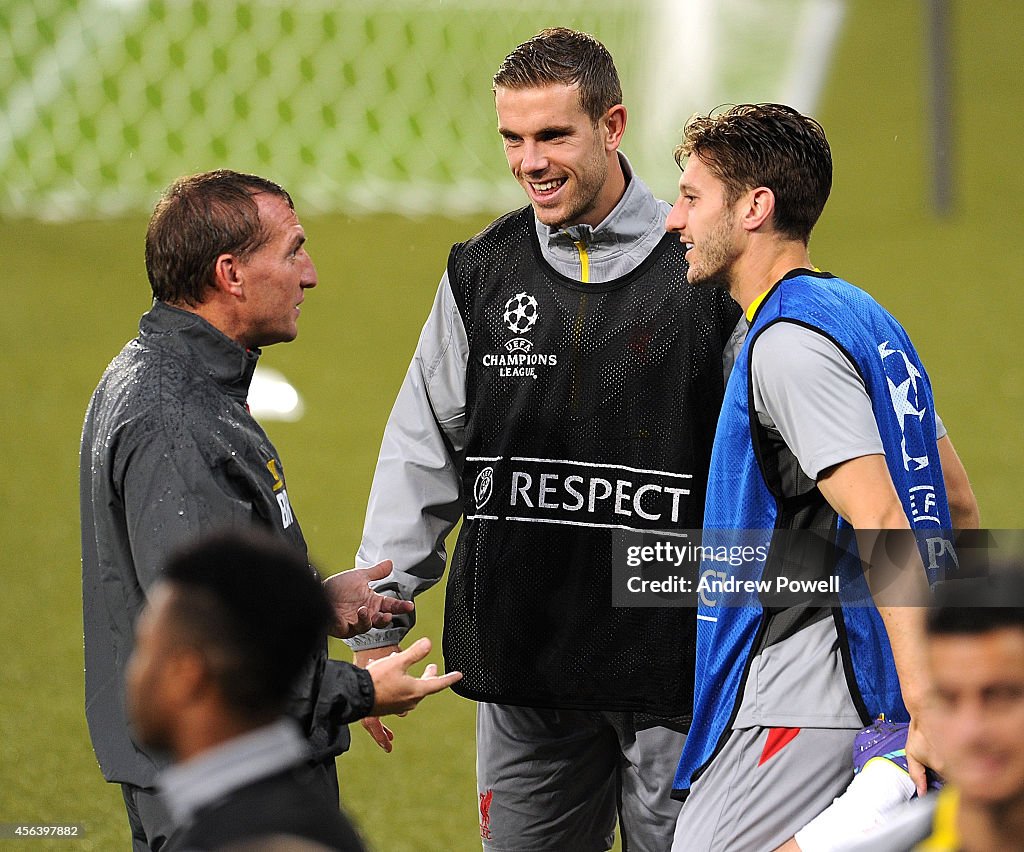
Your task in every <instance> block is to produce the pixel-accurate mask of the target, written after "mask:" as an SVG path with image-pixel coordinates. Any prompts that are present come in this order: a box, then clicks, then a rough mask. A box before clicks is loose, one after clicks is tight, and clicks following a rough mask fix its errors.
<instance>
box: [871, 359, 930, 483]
mask: <svg viewBox="0 0 1024 852" xmlns="http://www.w3.org/2000/svg"><path fill="white" fill-rule="evenodd" d="M878 355H879V357H881V359H882V369H883V370H884V371H885V379H886V382H887V383H888V386H889V397H890V399H891V400H892V410H893V411H894V412H895V413H896V419H897V421H898V422H899V424H900V432H901V433H902V435H903V440H902V441H901V442H900V445H901V447H902V449H903V469H904V470H908V471H911V472H913V471H917V470H923V469H924V468H926V467H928V451H927V450H926V449H925V447H924V444H923V442H922V440H921V437H920V433H919V432H918V431H917V430H912V431H911V434H910V436H909V438H908V436H907V429H906V424H907V418H908V417H916V418H917V420H918V421H919V422H920V421H921V420H923V419H924V416H925V414H927V413H928V408H927V406H925V405H924V404H923V403H922V402H921V389H920V387H919V384H918V380H919V379H922V378H923V376H922V375H921V371H920V370H918V369H917V367H915V366H914V365H913V364H912V363H911V361H910V359H909V358H908V357H907V353H906V352H904V351H903V350H902V349H891V348H890V347H889V341H888V340H886V341H885V342H884V343H881V344H879V346H878ZM892 356H895V357H892Z"/></svg>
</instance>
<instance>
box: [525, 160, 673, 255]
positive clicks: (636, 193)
mask: <svg viewBox="0 0 1024 852" xmlns="http://www.w3.org/2000/svg"><path fill="white" fill-rule="evenodd" d="M619 163H620V164H621V166H622V171H623V173H624V174H625V176H626V191H625V192H624V193H623V194H622V198H620V199H619V203H618V204H616V205H615V207H614V208H613V209H612V212H611V213H609V214H608V215H607V216H606V217H605V219H604V220H603V221H602V222H601V223H600V224H599V225H597V226H596V227H593V228H592V227H591V226H590V225H572V226H570V227H568V228H552V227H549V226H548V225H545V224H544V223H543V222H541V221H540V220H539V219H537V217H536V216H534V224H535V225H536V228H537V238H538V240H539V241H540V245H541V248H542V249H543V250H544V251H545V253H548V252H550V253H551V254H553V255H555V256H557V257H561V256H563V255H564V259H565V260H567V261H573V260H575V259H576V251H577V249H576V245H575V244H576V243H578V242H582V243H583V245H584V246H585V247H587V248H588V249H593V248H598V249H607V250H614V249H616V248H619V249H620V250H623V251H625V250H627V249H629V248H630V247H631V246H632V245H634V244H635V243H638V242H640V241H641V240H642V239H643V238H644V237H646V236H648V235H649V234H650V232H651V230H652V229H655V230H658V231H659V232H660V231H662V230H664V222H665V210H664V209H663V204H662V202H660V201H658V199H656V198H655V197H654V195H653V194H652V193H651V191H650V190H649V189H648V188H647V185H646V184H645V183H644V182H643V181H642V180H640V178H639V177H637V176H636V174H634V172H633V167H632V166H631V165H630V163H629V160H627V159H626V156H625V154H622V153H621V152H620V153H619Z"/></svg>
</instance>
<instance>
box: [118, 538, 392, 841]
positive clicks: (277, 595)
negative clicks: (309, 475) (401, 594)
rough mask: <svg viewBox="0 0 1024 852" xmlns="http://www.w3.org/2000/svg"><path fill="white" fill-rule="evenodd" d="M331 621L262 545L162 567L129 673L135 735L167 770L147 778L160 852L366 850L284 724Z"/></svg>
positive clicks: (298, 562) (198, 554)
mask: <svg viewBox="0 0 1024 852" xmlns="http://www.w3.org/2000/svg"><path fill="white" fill-rule="evenodd" d="M331 621H332V613H331V608H330V606H329V605H328V603H327V599H326V597H325V595H324V592H323V589H322V587H321V584H320V582H319V581H318V580H317V578H316V575H315V573H313V572H312V571H311V570H310V568H309V566H308V564H307V563H306V562H305V560H303V559H302V558H301V557H300V556H299V555H298V554H297V553H296V552H295V550H294V549H292V548H289V547H287V546H286V545H284V544H283V543H281V542H280V541H278V540H276V539H273V538H271V537H269V536H266V535H256V534H255V532H253V533H250V534H247V535H243V534H240V533H230V534H223V535H219V536H218V535H215V536H212V537H204V538H202V539H200V540H199V541H198V542H196V543H195V544H193V545H192V546H190V547H188V548H185V549H182V550H180V551H179V552H177V553H175V554H174V555H173V556H172V557H171V559H170V560H169V562H168V563H167V566H166V568H165V569H164V571H163V573H162V575H161V579H159V580H157V581H156V583H155V584H154V585H153V586H152V587H151V588H150V594H149V596H148V602H147V604H146V607H145V608H144V609H143V611H142V614H141V615H140V617H139V621H138V626H137V630H136V642H135V649H134V650H133V652H132V656H131V658H130V659H129V661H128V666H127V670H126V696H127V706H128V713H129V718H130V721H131V724H132V727H133V732H134V734H135V736H136V738H137V739H138V741H139V742H141V743H144V744H145V745H146V747H147V748H150V749H153V750H155V751H159V752H166V753H169V754H170V755H171V757H172V759H173V761H174V764H173V765H172V766H170V767H169V768H167V769H165V770H163V771H162V772H161V773H160V775H159V776H158V779H157V786H158V789H159V790H160V793H161V796H162V797H163V800H164V801H165V803H166V804H167V805H168V808H169V811H170V814H171V817H172V819H173V821H174V824H175V827H176V829H177V831H176V832H175V833H174V835H173V837H172V839H171V841H170V842H169V843H168V844H167V845H166V846H165V847H164V848H165V849H166V850H173V849H197V850H203V849H214V848H217V847H219V846H222V845H223V844H226V843H231V842H236V841H240V840H245V839H247V838H257V837H260V836H262V835H281V834H285V835H291V836H294V837H301V838H306V839H309V840H315V841H318V842H320V843H322V844H324V845H325V846H327V847H328V848H330V849H340V850H346V852H348V851H349V850H351V851H352V852H355V850H362V849H363V845H362V843H361V842H360V840H359V838H358V836H357V834H356V832H355V830H354V829H353V827H352V826H351V824H350V823H349V822H348V820H347V819H345V817H344V816H343V815H342V813H341V812H340V811H339V810H338V804H337V800H335V799H334V798H333V797H332V796H330V795H329V794H328V793H327V792H326V791H325V789H324V787H323V785H322V784H320V783H318V782H317V779H316V778H315V777H314V775H313V773H312V770H311V769H310V767H309V765H308V764H309V758H310V750H309V744H308V742H307V741H306V738H305V737H304V736H303V735H302V732H301V730H300V729H299V727H298V725H297V724H296V722H295V720H294V719H291V718H289V717H287V716H285V715H284V710H285V706H286V704H287V700H288V696H289V692H290V689H291V685H292V683H293V681H295V680H296V678H298V677H299V676H300V675H301V673H302V670H303V669H304V668H305V666H306V663H307V661H308V659H309V658H310V656H311V655H313V654H314V653H315V651H316V649H317V648H318V647H319V645H320V644H322V642H323V641H324V637H325V635H326V631H327V628H328V626H329V625H330V623H331ZM403 709H404V708H403Z"/></svg>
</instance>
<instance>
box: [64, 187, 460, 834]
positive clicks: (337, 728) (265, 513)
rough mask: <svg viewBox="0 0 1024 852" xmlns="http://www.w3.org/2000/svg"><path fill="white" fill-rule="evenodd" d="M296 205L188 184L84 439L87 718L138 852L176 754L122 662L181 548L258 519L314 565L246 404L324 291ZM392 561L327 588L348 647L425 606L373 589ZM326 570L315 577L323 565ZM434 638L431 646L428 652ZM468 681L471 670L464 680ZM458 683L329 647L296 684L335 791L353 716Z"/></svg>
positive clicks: (151, 247) (155, 820)
mask: <svg viewBox="0 0 1024 852" xmlns="http://www.w3.org/2000/svg"><path fill="white" fill-rule="evenodd" d="M304 243H305V234H304V232H303V229H302V226H301V225H300V224H299V221H298V219H297V218H296V215H295V210H294V207H293V205H292V200H291V198H290V196H289V195H288V193H287V192H285V191H284V190H283V189H282V188H281V187H279V186H278V185H277V184H274V183H272V182H270V181H267V180H264V179H263V178H259V177H256V176H253V175H243V174H238V173H236V172H231V171H216V172H208V173H205V174H200V175H193V176H191V177H186V178H182V179H180V180H178V181H176V182H175V183H174V184H173V185H172V186H171V187H170V188H169V189H168V190H167V191H166V192H165V193H164V196H163V197H162V198H161V200H160V202H159V203H158V204H157V207H156V210H155V212H154V214H153V217H152V218H151V220H150V223H149V228H148V231H147V234H146V271H147V273H148V275H149V280H150V284H151V286H152V289H153V295H154V297H155V301H154V304H153V307H152V309H151V310H150V311H149V312H148V313H146V314H145V315H144V316H143V317H142V321H141V323H140V327H139V336H138V337H137V338H136V339H135V340H132V341H131V342H130V343H128V344H127V345H126V346H125V347H124V349H123V350H122V351H121V353H120V354H119V355H118V356H117V357H116V358H115V359H114V360H113V361H112V362H111V364H110V365H109V367H108V368H107V370H106V372H105V373H104V375H103V378H102V379H101V380H100V383H99V386H98V387H97V388H96V391H95V393H94V394H93V398H92V401H91V402H90V405H89V410H88V412H87V414H86V419H85V426H84V429H83V432H82V447H81V470H80V485H81V520H82V597H83V620H84V627H85V692H86V696H85V697H86V717H87V719H88V723H89V732H90V735H91V737H92V742H93V748H94V749H95V751H96V756H97V758H98V760H99V763H100V768H101V770H102V771H103V775H104V777H105V778H106V779H107V780H108V781H111V782H114V783H120V784H121V785H122V790H123V793H124V799H125V805H126V807H127V810H128V816H129V822H130V824H131V827H132V834H133V843H134V847H135V849H137V850H143V849H153V850H156V849H159V848H160V847H161V846H162V845H163V843H164V842H165V840H166V838H167V835H168V831H169V824H170V823H169V819H168V815H167V813H166V810H165V809H164V808H163V807H162V805H161V804H160V802H159V800H158V799H157V798H156V796H155V795H154V793H153V783H154V779H155V777H156V774H157V771H158V769H160V768H161V767H162V766H163V765H165V763H166V757H165V756H163V755H159V754H155V753H153V752H151V751H149V750H147V749H144V748H142V747H140V746H139V745H138V744H137V743H136V742H135V741H134V740H133V739H132V736H131V734H130V731H129V725H128V720H127V717H126V713H125V706H124V669H125V665H126V662H127V660H128V658H129V656H130V654H131V651H132V648H133V642H134V639H133V632H134V628H135V622H136V620H137V618H138V616H139V613H140V612H141V611H142V609H143V607H144V605H145V603H146V596H147V592H148V590H149V589H150V587H151V586H152V585H153V584H154V582H155V581H156V580H157V579H159V575H160V568H161V566H162V565H163V563H164V561H165V559H166V557H167V555H168V553H169V552H170V551H171V550H173V549H174V548H176V547H177V546H178V545H181V544H183V543H186V542H188V541H190V540H192V539H194V538H195V537H196V536H197V535H199V534H201V533H206V532H209V531H212V530H216V529H220V528H225V527H227V528H232V527H233V528H245V527H249V526H257V527H261V528H264V529H266V530H269V531H270V532H271V533H273V534H275V535H276V536H277V537H278V538H280V539H281V540H283V541H285V542H287V543H288V544H289V545H291V546H292V547H293V548H294V549H295V550H296V551H297V552H298V553H299V554H300V555H301V557H302V558H303V559H306V543H305V540H304V539H303V536H302V531H301V529H300V528H299V524H298V521H297V520H296V518H295V514H294V512H293V510H292V506H291V503H290V501H289V497H288V489H287V483H286V480H285V473H284V466H283V465H282V464H281V459H280V457H279V456H278V453H277V450H276V449H275V448H274V446H273V444H272V443H271V442H270V439H269V438H268V437H267V435H266V433H265V432H264V431H263V429H262V428H261V427H260V425H259V424H258V423H257V422H256V421H255V420H254V419H253V418H252V417H251V416H250V414H249V411H248V407H247V405H246V397H247V394H248V390H249V382H250V380H251V379H252V374H253V370H254V369H255V367H256V361H257V359H258V358H259V354H260V349H259V347H261V346H269V345H272V344H274V343H280V342H285V341H290V340H293V339H294V338H295V336H296V334H297V333H298V329H297V320H298V317H299V310H300V309H299V306H300V304H301V303H302V301H303V298H304V295H305V293H306V291H307V290H308V289H309V288H311V287H315V286H316V283H317V279H316V270H315V268H314V266H313V262H312V260H311V259H310V257H309V254H307V252H306V249H305V247H304ZM389 569H390V565H389V564H388V563H382V564H379V565H375V566H372V567H370V568H364V569H359V570H353V571H346V572H342V573H340V574H335V575H334V576H333V577H330V578H328V580H327V581H326V582H325V589H326V591H327V593H328V596H329V598H330V600H331V602H332V605H333V607H334V614H335V624H334V625H333V628H332V631H331V632H332V633H333V634H334V635H335V636H339V637H341V638H346V637H350V636H352V635H355V634H356V633H358V632H361V631H365V630H366V629H368V628H370V627H371V626H375V627H384V626H387V624H388V623H389V622H390V620H391V618H392V615H393V614H395V613H407V612H409V611H410V610H411V608H412V607H411V605H410V604H408V603H402V602H399V601H395V600H390V599H388V598H384V597H381V596H380V595H378V594H376V593H374V592H371V591H370V588H369V586H368V581H370V580H373V579H375V578H379V577H382V576H385V575H386V574H387V573H388V571H389ZM310 570H313V569H310ZM428 650H429V645H427V646H421V648H420V649H419V651H418V652H417V653H418V654H419V658H422V657H423V656H425V655H426V653H427V651H428ZM455 679H457V678H455ZM450 682H451V681H450V680H448V679H445V678H430V679H416V678H412V677H410V676H408V675H407V674H405V673H404V672H403V671H400V670H398V669H396V668H394V667H389V668H386V669H383V668H382V669H375V670H374V671H372V672H366V671H362V670H359V669H356V668H355V667H353V666H351V665H349V664H347V663H341V662H338V661H334V660H328V659H327V648H326V643H325V644H324V646H323V647H321V648H320V649H319V651H318V653H317V654H316V656H315V657H314V658H311V659H310V661H309V665H308V666H307V670H306V672H305V673H304V674H303V676H302V677H301V678H300V679H299V681H298V682H297V683H296V685H295V687H294V690H293V695H292V698H291V701H290V702H289V707H288V712H289V715H291V716H292V717H293V718H294V719H296V720H297V721H298V723H299V725H300V727H301V730H302V731H303V732H304V734H305V735H306V737H307V739H308V741H309V746H310V749H311V754H312V762H313V764H314V765H315V766H316V767H317V768H318V770H319V772H320V775H321V781H322V783H323V784H324V785H325V789H327V791H328V792H329V793H330V794H331V795H333V796H334V798H335V799H337V775H336V773H335V770H334V757H335V756H336V755H338V754H340V753H341V752H343V751H344V750H345V749H346V748H347V747H348V743H349V737H348V729H347V727H346V725H347V723H348V722H351V721H354V720H355V719H358V718H360V717H362V716H365V715H367V714H369V713H372V712H374V708H375V707H384V706H388V696H389V695H391V694H393V693H394V692H395V691H397V692H403V691H409V692H410V693H412V694H419V695H421V696H422V695H427V694H430V693H432V692H437V691H438V690H440V689H443V688H445V686H447V685H448V683H450Z"/></svg>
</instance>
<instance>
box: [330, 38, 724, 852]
mask: <svg viewBox="0 0 1024 852" xmlns="http://www.w3.org/2000/svg"><path fill="white" fill-rule="evenodd" d="M493 84H494V102H495V107H496V111H497V116H498V132H499V133H500V135H501V138H502V139H503V141H504V146H505V155H506V158H507V160H508V164H509V168H510V169H511V171H512V174H513V176H514V177H515V178H516V180H517V181H518V182H519V183H520V184H521V185H522V187H523V189H524V191H525V192H526V197H527V199H528V201H529V205H528V206H526V207H523V208H521V209H519V210H516V211H513V212H511V213H509V214H507V215H505V216H503V217H501V218H500V219H498V220H497V221H495V222H494V223H492V224H491V225H490V226H488V227H487V228H485V229H484V230H483V231H482V232H481V233H479V234H477V235H476V236H475V237H473V238H472V239H470V240H468V241H467V242H465V243H460V244H457V245H456V246H454V247H453V249H452V251H451V255H450V257H449V261H448V267H447V270H446V271H445V273H444V275H443V276H442V279H441V284H440V287H439V290H438V293H437V298H436V300H435V302H434V308H433V311H432V312H431V314H430V316H429V317H428V319H427V322H426V325H425V326H424V328H423V331H422V333H421V335H420V339H419V344H418V346H417V349H416V353H415V355H414V357H413V361H412V364H411V365H410V368H409V371H408V373H407V375H406V379H405V382H404V384H403V386H402V388H401V390H400V391H399V394H398V398H397V400H396V402H395V406H394V409H393V410H392V412H391V417H390V419H389V420H388V424H387V428H386V430H385V433H384V439H383V442H382V446H381V452H380V458H379V460H378V463H377V469H376V472H375V474H374V480H373V486H372V489H371V492H370V498H369V505H368V508H367V516H366V524H365V527H364V530H363V540H362V544H361V546H360V550H359V554H358V556H357V560H356V561H357V564H362V565H370V564H373V563H374V562H377V561H379V560H381V559H385V558H388V559H392V560H393V562H394V566H395V567H394V571H393V573H392V574H391V576H390V577H388V578H387V580H385V581H383V582H381V583H379V584H377V585H375V588H376V590H377V591H380V592H386V593H387V594H393V595H395V596H397V597H399V598H402V599H405V600H410V599H411V598H412V597H413V596H414V595H417V594H419V593H421V592H423V591H424V590H426V589H427V588H429V587H430V586H432V585H433V584H434V583H436V582H437V581H438V580H439V579H440V578H441V577H442V575H443V574H444V569H445V546H444V540H445V536H446V535H447V534H448V533H449V532H450V531H451V529H452V527H453V526H454V525H455V523H456V521H458V519H459V517H460V516H462V518H463V523H462V529H461V532H460V534H459V539H458V543H457V544H456V547H455V554H454V556H453V559H452V567H451V574H450V576H449V579H448V586H447V597H446V602H445V638H444V643H445V662H446V664H447V665H448V667H449V668H454V669H458V670H460V671H462V672H463V674H464V675H465V677H464V679H463V680H462V681H461V682H460V684H459V686H458V687H457V691H458V692H459V694H461V695H463V696H465V697H467V698H471V699H473V700H475V701H477V702H479V703H478V705H477V785H478V790H477V792H478V795H479V804H480V835H481V839H482V841H483V844H484V846H485V847H486V848H493V849H496V850H508V849H531V850H558V852H563V850H602V849H607V848H609V847H610V846H611V844H612V839H613V835H614V828H615V822H616V813H617V812H618V814H619V816H620V817H621V819H620V826H621V830H622V833H623V835H624V837H625V843H626V845H628V848H629V849H631V850H665V849H667V848H668V846H669V843H670V839H671V832H672V826H673V825H674V824H675V816H676V813H677V811H678V807H679V805H678V803H676V802H674V801H673V800H672V799H671V798H670V789H669V782H670V780H671V777H672V767H673V765H674V764H675V760H676V757H677V756H678V754H679V749H680V747H681V744H682V739H683V736H684V732H685V730H686V727H687V725H688V723H689V713H690V708H691V706H692V681H691V673H692V670H693V652H694V642H695V640H694V627H693V618H692V613H688V612H686V611H685V610H683V609H669V608H647V609H642V608H629V607H622V608H616V607H613V606H612V557H613V542H614V540H615V539H614V536H615V535H622V534H624V533H622V532H621V531H622V530H626V531H630V530H632V531H644V530H664V529H669V530H679V529H695V528H699V527H700V525H701V517H702V511H703V499H704V498H703V495H704V483H705V477H706V473H707V465H708V460H709V458H710V448H711V441H712V438H713V435H714V428H715V423H716V421H717V417H718V409H719V406H720V404H721V395H722V392H723V385H724V382H723V361H722V359H723V350H724V348H725V344H726V341H727V340H728V339H729V337H730V335H731V334H732V333H733V330H734V329H735V327H736V323H737V319H738V316H739V311H738V308H737V307H736V305H735V304H734V303H733V302H732V300H731V299H730V298H729V297H728V295H727V294H726V293H722V292H713V291H708V290H703V291H702V290H699V289H697V288H694V287H690V286H688V285H687V284H686V282H685V280H684V276H683V267H684V265H685V264H684V261H683V250H682V247H681V246H680V245H679V243H678V242H677V241H676V240H674V239H672V238H671V237H670V236H669V235H667V234H666V233H665V230H664V223H665V216H666V214H667V213H668V210H669V205H668V204H667V203H665V202H663V201H659V200H658V199H656V198H655V197H654V195H652V194H651V191H650V190H649V189H648V188H647V187H646V186H645V185H644V183H643V181H641V179H640V178H639V176H637V175H636V174H635V173H634V172H633V171H632V169H631V167H630V165H629V162H628V161H627V160H626V158H625V157H624V156H623V155H622V154H621V153H620V152H619V146H620V143H621V141H622V138H623V133H624V131H625V129H626V108H625V107H624V106H623V105H622V102H621V101H622V90H621V86H620V84H619V78H618V73H617V71H616V69H615V65H614V63H613V61H612V58H611V56H610V55H609V53H608V51H607V50H606V49H605V48H604V46H603V45H602V44H601V43H600V42H598V41H597V40H596V39H594V38H593V37H592V36H589V35H587V34H585V33H580V32H576V31H573V30H568V29H564V28H555V29H550V30H544V31H542V32H541V33H539V34H538V35H536V36H535V37H534V38H531V39H530V40H528V41H526V42H524V43H523V44H521V45H519V46H518V47H517V48H516V49H515V50H513V51H512V52H511V53H510V54H509V55H508V56H507V57H506V58H505V60H504V62H502V64H501V66H500V68H499V69H498V72H497V73H496V74H495V76H494V81H493ZM409 626H410V619H408V618H405V617H400V618H397V619H396V621H395V624H394V626H392V627H390V628H384V629H381V630H374V631H371V632H370V633H367V634H366V635H365V636H361V637H356V638H355V639H353V640H351V641H350V643H349V644H350V645H352V646H353V648H354V649H355V652H356V661H357V662H359V663H363V664H365V663H366V662H368V661H369V660H372V659H374V658H375V657H377V656H381V655H387V654H390V653H392V652H393V651H394V650H395V649H396V646H397V643H398V642H399V641H401V640H402V639H403V638H404V636H405V635H406V631H407V630H408V628H409ZM364 724H365V725H368V727H369V728H370V730H371V732H372V733H373V735H374V736H375V738H376V740H377V742H378V743H380V744H381V746H382V747H384V748H386V749H388V750H390V749H391V738H390V733H389V732H388V731H387V730H386V729H384V728H383V726H381V725H380V724H379V723H376V722H374V721H372V720H367V721H366V722H364Z"/></svg>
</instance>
